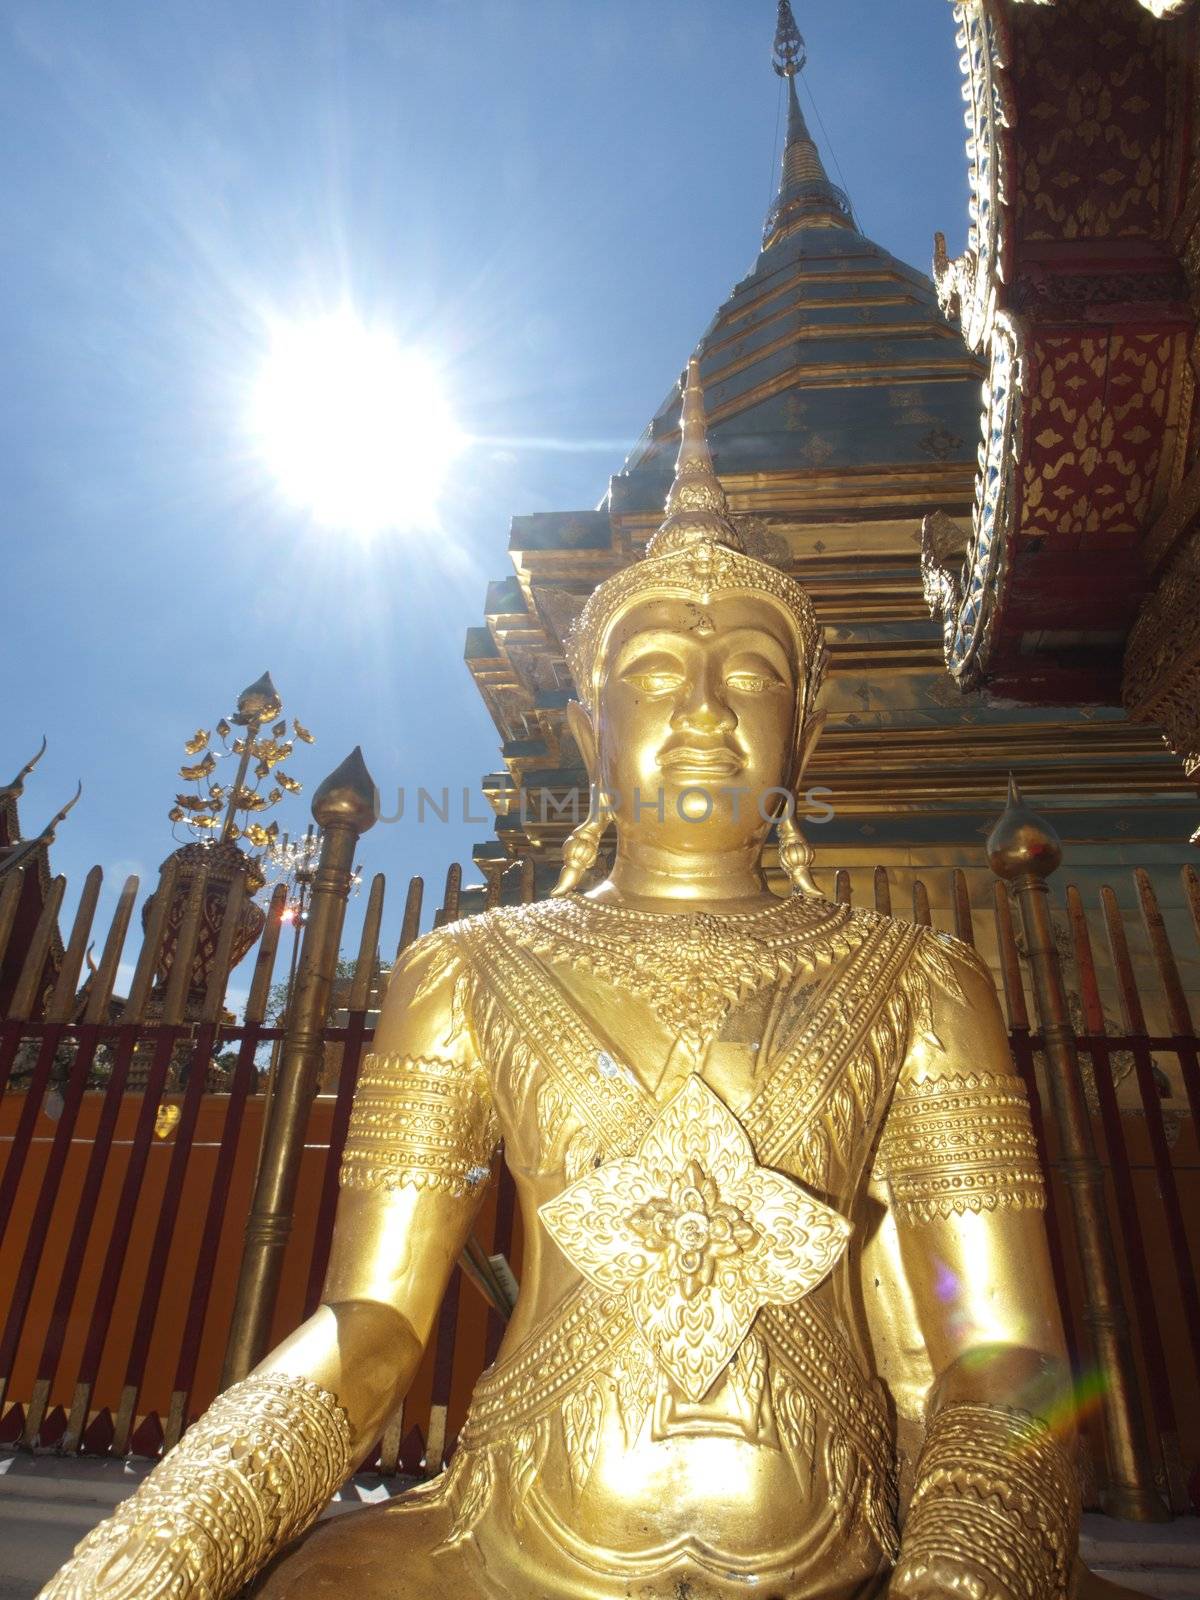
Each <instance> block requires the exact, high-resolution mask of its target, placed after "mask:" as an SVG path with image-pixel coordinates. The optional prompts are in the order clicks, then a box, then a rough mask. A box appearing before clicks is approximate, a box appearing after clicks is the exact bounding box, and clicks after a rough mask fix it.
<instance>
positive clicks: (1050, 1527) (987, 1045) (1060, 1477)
mask: <svg viewBox="0 0 1200 1600" xmlns="http://www.w3.org/2000/svg"><path fill="white" fill-rule="evenodd" d="M919 970H920V973H921V975H922V977H923V979H924V982H923V984H918V990H917V992H918V994H919V995H920V996H921V999H920V1003H919V1004H918V1006H917V1011H918V1017H917V1026H916V1027H915V1029H914V1042H913V1045H912V1047H911V1049H910V1053H909V1056H908V1058H907V1060H906V1063H905V1067H904V1070H903V1072H902V1073H901V1077H900V1082H899V1084H898V1086H897V1090H896V1094H895V1097H894V1100H893V1103H892V1107H891V1109H890V1112H889V1115H888V1120H887V1123H886V1125H885V1128H884V1133H883V1138H882V1141H881V1144H880V1165H881V1168H882V1170H883V1173H884V1175H885V1177H886V1184H887V1189H888V1192H889V1198H890V1208H891V1210H892V1213H893V1216H894V1219H895V1224H896V1229H897V1236H898V1241H899V1248H900V1257H901V1261H902V1264H903V1270H904V1276H905V1278H906V1280H907V1285H908V1288H909V1291H910V1294H911V1303H912V1305H913V1306H914V1307H915V1308H916V1316H917V1320H918V1323H919V1327H920V1333H921V1336H922V1337H923V1339H924V1342H925V1345H926V1348H927V1351H928V1354H929V1359H930V1364H931V1367H932V1371H933V1375H934V1382H933V1386H932V1389H931V1391H930V1396H929V1404H928V1411H927V1416H926V1434H925V1445H924V1448H923V1450H922V1452H921V1455H920V1458H919V1460H918V1463H917V1472H916V1485H915V1489H914V1493H913V1498H912V1502H911V1504H910V1507H909V1512H908V1517H907V1521H906V1525H905V1529H904V1537H903V1541H902V1547H901V1554H900V1560H899V1563H898V1565H897V1569H896V1573H895V1576H894V1578H893V1582H892V1593H893V1594H897V1595H906V1596H917V1597H927V1596H928V1597H938V1596H944V1595H950V1594H958V1593H961V1592H963V1591H964V1590H965V1591H966V1592H970V1593H972V1594H978V1595H979V1596H980V1597H981V1600H1010V1597H1016V1596H1019V1595H1030V1596H1037V1597H1044V1600H1052V1597H1057V1596H1058V1595H1060V1594H1062V1593H1064V1592H1065V1588H1064V1586H1065V1583H1066V1580H1067V1574H1068V1573H1069V1570H1070V1563H1071V1558H1072V1555H1073V1553H1074V1543H1075V1536H1076V1520H1077V1513H1078V1506H1077V1490H1076V1486H1075V1482H1074V1475H1073V1472H1072V1468H1071V1463H1070V1457H1069V1454H1068V1451H1069V1448H1070V1444H1069V1441H1067V1447H1066V1448H1064V1445H1063V1442H1061V1441H1060V1439H1058V1438H1056V1437H1055V1435H1054V1433H1053V1431H1052V1429H1053V1426H1054V1424H1055V1423H1056V1422H1058V1423H1059V1424H1060V1425H1061V1421H1062V1417H1063V1413H1064V1409H1065V1407H1064V1402H1065V1399H1066V1396H1067V1392H1068V1384H1069V1367H1068V1364H1067V1358H1066V1350H1065V1346H1064V1342H1063V1334H1062V1327H1061V1322H1060V1318H1059V1311H1058V1303H1057V1298H1056V1295H1055V1290H1054V1281H1053V1277H1052V1274H1051V1270H1050V1260H1049V1251H1048V1247H1047V1240H1046V1231H1045V1222H1044V1215H1043V1209H1044V1204H1045V1199H1044V1189H1043V1182H1042V1175H1041V1173H1040V1170H1039V1167H1038V1160H1037V1152H1036V1147H1035V1144H1034V1140H1033V1132H1032V1128H1031V1125H1030V1121H1029V1111H1028V1106H1027V1102H1026V1098H1025V1094H1024V1089H1023V1086H1022V1084H1021V1082H1020V1080H1019V1078H1017V1076H1016V1075H1015V1073H1014V1072H1013V1068H1012V1061H1011V1056H1010V1054H1009V1047H1008V1036H1007V1032H1006V1030H1005V1027H1004V1022H1003V1019H1002V1017H1001V1013H1000V1007H999V1004H998V1002H997V999H996V993H995V988H994V986H993V984H992V981H991V978H990V976H989V975H988V974H987V973H986V971H985V970H984V969H983V968H982V967H981V965H980V964H979V963H978V962H977V960H976V959H975V958H974V957H973V956H972V955H969V954H968V953H967V952H966V951H965V949H963V948H962V947H959V949H958V950H954V949H952V948H949V947H948V946H946V945H945V944H943V943H942V942H941V941H940V940H938V939H936V937H935V936H933V935H930V936H929V938H928V940H927V942H926V946H925V949H924V951H923V953H922V957H921V961H920V969H919Z"/></svg>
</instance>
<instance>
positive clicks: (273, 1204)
mask: <svg viewBox="0 0 1200 1600" xmlns="http://www.w3.org/2000/svg"><path fill="white" fill-rule="evenodd" d="M375 793H376V791H375V784H374V781H373V779H372V778H371V774H370V773H369V772H368V771H367V767H366V763H365V762H364V761H363V757H362V751H361V749H359V748H358V747H357V746H356V747H355V749H354V750H353V751H352V753H351V754H350V755H349V756H347V758H346V760H345V761H343V762H342V764H341V766H340V767H338V769H337V770H336V772H331V773H330V775H329V777H327V778H326V779H325V781H324V783H322V784H321V786H320V787H319V788H318V790H317V791H316V793H315V794H314V795H313V802H312V812H313V817H314V818H315V819H316V822H317V826H318V827H319V828H321V829H322V832H323V838H322V843H321V860H320V864H319V866H318V867H317V872H316V877H315V878H314V880H313V891H312V900H311V902H310V907H309V916H308V922H307V924H306V926H305V929H304V943H303V945H302V946H301V950H300V966H299V970H298V972H297V976H296V988H295V992H294V995H293V998H292V1004H291V1006H290V1007H289V1009H288V1019H287V1026H286V1029H285V1032H284V1037H283V1049H282V1051H281V1052H280V1058H279V1072H278V1077H277V1081H276V1087H275V1094H274V1098H273V1101H272V1105H271V1112H270V1119H269V1122H268V1125H267V1128H266V1133H265V1137H264V1140H263V1153H262V1160H261V1161H260V1162H259V1168H258V1177H257V1179H256V1180H255V1185H254V1201H253V1204H252V1205H251V1208H250V1216H249V1218H248V1219H247V1222H246V1243H245V1248H244V1250H243V1253H242V1265H241V1270H240V1272H239V1274H238V1286H237V1299H236V1301H235V1302H234V1309H233V1321H232V1325H231V1327H230V1332H229V1345H228V1348H227V1349H226V1352H225V1371H224V1374H223V1377H222V1387H223V1388H228V1386H229V1385H230V1384H231V1383H236V1382H237V1381H238V1379H239V1378H244V1377H245V1376H246V1374H247V1373H248V1372H249V1371H250V1369H251V1368H252V1367H253V1366H254V1365H255V1363H256V1362H258V1361H259V1360H261V1358H262V1356H263V1355H264V1354H265V1353H266V1348H267V1341H268V1340H269V1338H270V1334H271V1318H272V1315H273V1314H274V1310H275V1298H276V1295H277V1293H278V1289H279V1279H280V1274H281V1272H282V1270H283V1257H284V1252H285V1250H286V1249H287V1242H288V1238H289V1236H290V1234H291V1231H292V1209H293V1206H294V1204H295V1198H296V1184H297V1181H298V1179H299V1176H300V1157H301V1153H302V1151H303V1147H304V1131H305V1128H306V1126H307V1123H308V1115H309V1109H310V1107H311V1105H312V1101H313V1096H314V1095H315V1093H316V1089H317V1081H318V1078H319V1075H320V1070H321V1060H322V1055H323V1042H322V1035H323V1033H324V1029H325V1016H326V1013H327V1011H328V1008H329V996H330V991H331V989H332V986H333V975H334V971H335V969H336V965H337V956H338V947H339V943H340V940H341V932H342V918H343V916H344V914H345V910H346V900H347V898H348V896H349V892H350V875H351V872H352V870H353V866H354V854H355V851H356V850H357V848H358V840H359V837H360V835H361V834H363V833H365V832H366V831H367V829H368V828H369V827H371V826H372V825H373V823H374V821H375V813H376V805H375Z"/></svg>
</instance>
